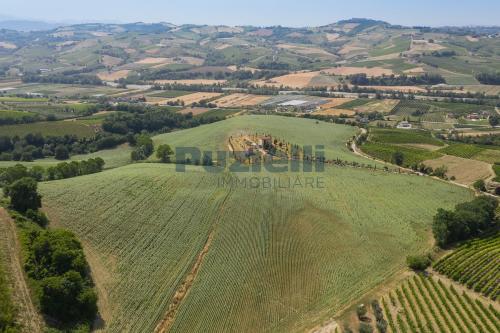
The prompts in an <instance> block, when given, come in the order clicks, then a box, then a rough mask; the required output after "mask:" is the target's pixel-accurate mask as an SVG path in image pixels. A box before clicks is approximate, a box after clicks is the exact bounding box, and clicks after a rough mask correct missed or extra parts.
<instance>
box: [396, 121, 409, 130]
mask: <svg viewBox="0 0 500 333" xmlns="http://www.w3.org/2000/svg"><path fill="white" fill-rule="evenodd" d="M397 128H399V129H411V128H412V126H411V124H410V123H409V122H407V121H402V122H400V123H399V124H398V126H397Z"/></svg>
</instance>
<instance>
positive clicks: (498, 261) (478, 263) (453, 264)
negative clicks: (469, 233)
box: [434, 234, 500, 300]
mask: <svg viewBox="0 0 500 333" xmlns="http://www.w3.org/2000/svg"><path fill="white" fill-rule="evenodd" d="M434 269H436V270H437V271H438V272H440V273H441V274H444V275H446V276H448V277H450V278H451V279H453V280H455V281H457V282H460V283H463V284H465V285H466V286H467V287H468V288H470V289H473V290H474V291H476V292H479V293H482V294H484V295H485V296H488V297H490V298H491V299H493V300H497V299H498V297H499V295H500V282H499V281H500V234H496V235H494V236H491V237H488V238H485V239H478V240H473V241H470V242H468V243H466V244H464V245H462V246H461V247H460V248H458V249H457V250H456V251H454V252H453V253H452V254H450V255H448V256H447V257H445V258H443V259H441V260H440V261H439V262H437V263H436V264H435V265H434Z"/></svg>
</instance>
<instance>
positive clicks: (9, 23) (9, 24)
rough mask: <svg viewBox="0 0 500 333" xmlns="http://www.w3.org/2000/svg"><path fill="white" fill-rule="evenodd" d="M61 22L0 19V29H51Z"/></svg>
mask: <svg viewBox="0 0 500 333" xmlns="http://www.w3.org/2000/svg"><path fill="white" fill-rule="evenodd" d="M60 25H61V24H57V23H47V22H43V21H29V20H1V21H0V29H7V30H17V31H42V30H52V29H55V28H57V27H59V26H60Z"/></svg>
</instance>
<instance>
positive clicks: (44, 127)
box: [1, 121, 95, 138]
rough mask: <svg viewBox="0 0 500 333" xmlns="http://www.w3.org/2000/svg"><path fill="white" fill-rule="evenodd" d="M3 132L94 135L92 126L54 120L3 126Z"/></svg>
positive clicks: (12, 134) (11, 134)
mask: <svg viewBox="0 0 500 333" xmlns="http://www.w3.org/2000/svg"><path fill="white" fill-rule="evenodd" d="M1 129H2V134H3V135H8V136H15V135H19V136H24V135H26V134H29V133H41V134H42V135H45V136H63V135H76V136H78V137H80V138H83V137H91V136H94V134H95V132H94V130H93V129H92V127H89V126H87V125H85V124H81V123H78V122H74V121H53V122H40V123H31V124H19V125H7V126H2V127H1Z"/></svg>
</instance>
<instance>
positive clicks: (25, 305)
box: [0, 207, 43, 332]
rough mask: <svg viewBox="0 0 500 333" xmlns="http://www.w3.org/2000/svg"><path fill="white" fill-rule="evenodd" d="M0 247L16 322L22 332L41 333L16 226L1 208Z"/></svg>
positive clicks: (39, 320)
mask: <svg viewBox="0 0 500 333" xmlns="http://www.w3.org/2000/svg"><path fill="white" fill-rule="evenodd" d="M0 245H1V246H0V250H1V251H2V252H3V254H4V257H5V259H6V261H7V263H6V264H7V270H8V272H9V273H10V276H9V281H10V282H11V284H12V293H13V297H14V302H15V304H16V306H17V307H18V308H19V312H18V318H17V319H18V322H19V323H20V324H21V326H22V327H23V332H42V331H43V321H42V319H41V317H40V316H39V314H38V312H37V310H36V308H35V305H34V304H33V300H32V299H31V294H30V290H29V288H28V284H27V283H26V278H25V276H24V271H23V265H22V263H21V258H20V253H21V247H20V245H19V239H18V238H17V231H16V226H15V225H14V221H12V219H11V218H10V216H9V214H8V213H7V211H6V210H5V209H4V208H1V207H0Z"/></svg>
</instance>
